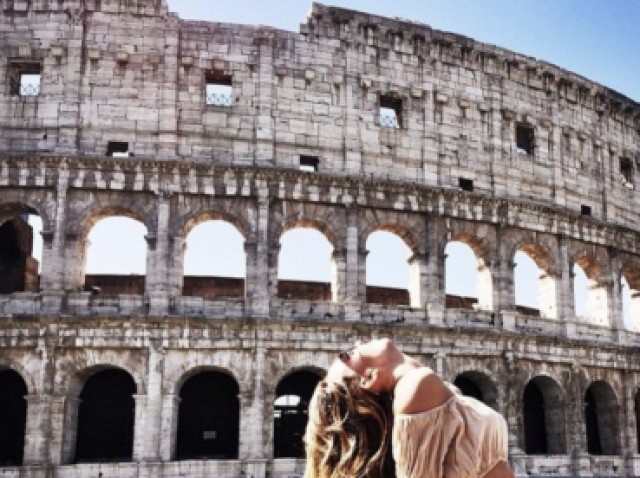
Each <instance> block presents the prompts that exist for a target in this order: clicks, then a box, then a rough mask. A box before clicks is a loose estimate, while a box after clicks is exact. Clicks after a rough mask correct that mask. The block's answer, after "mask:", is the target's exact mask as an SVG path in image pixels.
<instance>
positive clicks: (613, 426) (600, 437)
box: [584, 381, 620, 455]
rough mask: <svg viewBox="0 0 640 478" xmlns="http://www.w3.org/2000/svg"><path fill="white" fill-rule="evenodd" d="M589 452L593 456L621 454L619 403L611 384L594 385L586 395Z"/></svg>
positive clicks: (598, 383)
mask: <svg viewBox="0 0 640 478" xmlns="http://www.w3.org/2000/svg"><path fill="white" fill-rule="evenodd" d="M585 405H586V406H585V412H584V413H585V423H586V428H587V451H588V452H589V453H590V454H592V455H617V454H618V453H619V452H620V428H619V422H618V411H619V410H618V401H617V399H616V396H615V394H614V393H613V390H612V389H611V387H610V386H609V384H607V383H605V382H602V381H598V382H594V383H592V384H591V385H590V386H589V388H588V389H587V392H586V394H585Z"/></svg>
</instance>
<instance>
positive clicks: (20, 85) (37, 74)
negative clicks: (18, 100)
mask: <svg viewBox="0 0 640 478" xmlns="http://www.w3.org/2000/svg"><path fill="white" fill-rule="evenodd" d="M41 83H42V64H41V63H38V62H16V63H11V64H10V71H9V87H10V90H11V91H10V93H11V95H13V96H38V95H39V94H40V90H41Z"/></svg>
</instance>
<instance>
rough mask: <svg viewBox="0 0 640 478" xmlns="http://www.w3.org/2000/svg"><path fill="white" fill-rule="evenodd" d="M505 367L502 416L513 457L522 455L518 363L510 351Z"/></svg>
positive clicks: (506, 356)
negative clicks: (504, 393) (505, 421)
mask: <svg viewBox="0 0 640 478" xmlns="http://www.w3.org/2000/svg"><path fill="white" fill-rule="evenodd" d="M504 358H505V369H506V371H507V377H506V382H507V386H506V388H505V390H506V397H505V398H506V400H505V404H504V407H503V411H504V416H505V419H506V420H507V425H508V428H509V454H510V455H511V456H513V457H517V456H521V455H524V451H523V450H522V448H520V443H519V437H520V435H521V433H522V430H521V426H520V425H521V423H520V419H519V418H520V413H519V412H520V409H519V408H520V407H519V404H520V397H518V394H517V390H518V364H517V361H516V357H515V356H514V355H513V354H512V353H511V352H507V353H505V356H504Z"/></svg>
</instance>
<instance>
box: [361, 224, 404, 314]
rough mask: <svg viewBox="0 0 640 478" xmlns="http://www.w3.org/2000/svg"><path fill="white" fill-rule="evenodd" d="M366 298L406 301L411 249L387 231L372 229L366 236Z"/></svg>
mask: <svg viewBox="0 0 640 478" xmlns="http://www.w3.org/2000/svg"><path fill="white" fill-rule="evenodd" d="M367 251H368V254H367V263H366V284H367V302H369V303H379V304H387V305H410V304H411V302H415V301H412V300H411V297H410V282H411V281H410V279H411V270H410V266H409V264H408V259H409V258H410V257H411V249H409V248H408V247H407V244H406V243H405V242H404V241H403V240H402V239H400V237H398V235H396V234H394V233H392V232H387V231H376V232H374V233H372V234H371V235H369V237H368V238H367Z"/></svg>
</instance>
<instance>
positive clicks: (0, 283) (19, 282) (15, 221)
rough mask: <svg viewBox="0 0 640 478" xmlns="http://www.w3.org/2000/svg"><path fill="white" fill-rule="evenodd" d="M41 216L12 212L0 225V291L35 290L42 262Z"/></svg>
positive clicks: (1, 292)
mask: <svg viewBox="0 0 640 478" xmlns="http://www.w3.org/2000/svg"><path fill="white" fill-rule="evenodd" d="M40 232H42V219H41V218H40V217H39V216H36V215H30V214H26V213H25V214H22V215H16V216H14V217H12V218H10V219H8V220H6V221H4V222H2V223H1V224H0V277H2V280H0V294H11V293H13V292H37V291H38V288H39V285H40V274H39V273H40V265H41V262H42V236H41V235H40Z"/></svg>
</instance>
